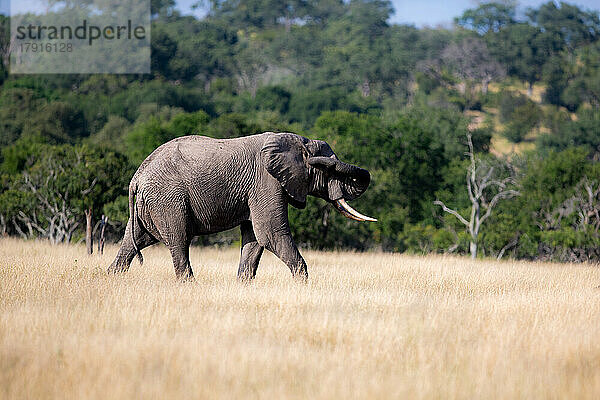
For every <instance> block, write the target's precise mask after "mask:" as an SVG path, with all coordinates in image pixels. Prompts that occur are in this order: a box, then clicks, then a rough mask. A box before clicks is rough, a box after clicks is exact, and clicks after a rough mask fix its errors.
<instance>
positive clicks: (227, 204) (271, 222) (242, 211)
mask: <svg viewBox="0 0 600 400" xmlns="http://www.w3.org/2000/svg"><path fill="white" fill-rule="evenodd" d="M370 180H371V177H370V174H369V172H368V171H367V170H365V169H362V168H359V167H357V166H354V165H350V164H347V163H344V162H342V161H340V160H339V159H338V158H337V156H336V155H335V153H334V152H333V150H332V149H331V147H330V146H329V145H328V144H327V143H326V142H325V141H322V140H310V139H307V138H305V137H303V136H300V135H297V134H294V133H274V132H265V133H261V134H256V135H251V136H246V137H240V138H233V139H214V138H210V137H205V136H199V135H193V136H183V137H179V138H176V139H173V140H171V141H169V142H167V143H165V144H163V145H161V146H160V147H158V148H157V149H156V150H154V152H152V153H151V154H150V155H149V156H148V157H147V158H146V159H145V160H144V161H143V162H142V163H141V165H140V166H139V168H138V169H137V171H136V172H135V174H134V176H133V178H132V179H131V183H130V185H129V220H128V222H127V225H126V229H125V234H124V236H123V239H122V242H121V246H120V248H119V251H118V253H117V255H116V257H115V259H114V261H113V262H112V264H111V265H110V267H109V268H108V272H109V273H116V272H123V271H126V270H128V268H129V266H130V264H131V262H132V260H133V259H134V258H135V256H136V255H137V257H138V259H139V261H140V263H143V257H142V254H141V250H142V249H143V248H145V247H148V246H150V245H153V244H155V243H158V242H162V243H164V244H165V245H166V247H167V248H168V249H169V251H170V252H171V256H172V259H173V266H174V268H175V275H176V277H177V278H178V279H180V280H188V279H191V280H193V279H194V278H193V272H192V268H191V265H190V260H189V246H190V243H191V241H192V239H193V238H194V237H195V236H198V235H205V234H211V233H216V232H221V231H224V230H227V229H231V228H234V227H236V226H238V225H239V226H240V230H241V236H242V243H241V256H240V262H239V267H238V278H239V279H240V280H243V281H249V280H251V279H253V278H254V277H255V276H256V270H257V268H258V263H259V261H260V257H261V255H262V253H263V250H264V249H265V248H266V249H267V250H269V251H271V252H272V253H274V254H275V255H276V256H277V257H278V258H279V259H280V260H281V261H283V262H284V263H285V264H286V265H287V266H288V267H289V269H290V271H291V273H292V275H293V276H294V277H297V278H299V279H301V280H306V279H307V278H308V272H307V268H306V262H305V261H304V259H303V258H302V256H301V254H300V252H299V251H298V248H297V247H296V244H295V243H294V240H293V239H292V236H291V232H290V225H289V221H288V204H291V205H292V206H294V207H296V208H300V209H302V208H304V207H305V206H306V196H307V195H312V196H316V197H320V198H322V199H324V200H326V201H328V202H329V203H332V204H333V205H334V206H335V207H336V209H337V210H338V211H340V212H341V213H342V214H343V215H345V216H346V217H348V218H351V219H354V220H357V221H376V219H374V218H371V217H368V216H366V215H363V214H361V213H359V212H358V211H356V210H354V209H353V208H352V207H350V205H349V204H348V203H347V202H346V201H350V200H353V199H355V198H356V197H358V196H360V195H361V194H362V193H363V192H364V191H365V190H366V189H367V187H368V186H369V183H370Z"/></svg>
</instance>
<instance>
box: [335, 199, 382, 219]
mask: <svg viewBox="0 0 600 400" xmlns="http://www.w3.org/2000/svg"><path fill="white" fill-rule="evenodd" d="M335 208H337V210H338V211H339V212H340V213H341V214H342V215H343V216H345V217H346V218H350V219H353V220H355V221H370V222H377V220H376V219H375V218H371V217H367V216H366V215H363V214H361V213H359V212H358V211H356V210H355V209H354V208H352V207H350V205H349V204H348V203H346V200H344V199H339V200H336V201H335Z"/></svg>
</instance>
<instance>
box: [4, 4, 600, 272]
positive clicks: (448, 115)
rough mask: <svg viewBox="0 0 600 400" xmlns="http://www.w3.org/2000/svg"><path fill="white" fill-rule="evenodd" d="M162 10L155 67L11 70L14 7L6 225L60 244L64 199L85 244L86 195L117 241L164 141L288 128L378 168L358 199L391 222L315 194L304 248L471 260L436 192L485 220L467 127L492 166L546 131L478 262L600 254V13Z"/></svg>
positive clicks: (485, 232)
mask: <svg viewBox="0 0 600 400" xmlns="http://www.w3.org/2000/svg"><path fill="white" fill-rule="evenodd" d="M151 3H152V4H151V10H152V15H153V17H152V33H153V34H152V41H151V47H152V60H151V62H152V64H151V66H152V73H151V74H147V75H101V74H96V75H75V74H70V75H27V76H23V75H8V74H7V69H6V66H7V63H8V58H7V57H8V56H9V55H10V50H11V49H10V45H9V41H7V38H8V36H7V35H6V33H7V32H8V31H7V28H8V23H9V18H8V17H4V16H0V53H1V55H2V63H0V66H1V67H0V150H1V151H0V199H1V200H0V209H1V211H0V233H6V234H13V235H14V234H22V236H23V235H24V236H27V237H31V236H44V235H45V236H46V237H48V235H49V234H48V229H47V228H48V227H49V226H50V225H49V221H50V220H51V218H52V217H51V214H52V213H51V212H50V211H48V207H46V208H44V207H43V200H44V199H50V198H52V199H54V200H56V201H57V203H56V204H58V203H61V204H62V202H63V201H64V204H65V207H66V208H65V209H68V210H70V211H69V212H70V213H71V214H69V218H70V219H69V218H67V219H69V220H70V221H72V222H70V225H69V226H70V228H72V227H73V226H75V228H74V230H73V231H72V232H71V233H70V234H64V235H63V239H60V240H68V239H65V238H67V237H69V236H68V235H71V236H70V237H71V238H73V237H79V236H81V228H82V224H81V221H82V218H83V216H82V212H83V209H84V208H86V207H92V208H93V212H94V214H95V215H96V217H98V216H99V214H100V213H105V214H106V215H108V216H109V220H110V221H111V223H112V225H111V226H112V227H113V228H114V229H115V232H117V233H118V230H122V229H123V227H124V224H125V222H126V221H127V218H128V207H127V196H126V195H127V192H126V187H127V180H128V179H129V178H130V176H131V175H132V173H133V171H134V169H135V167H136V166H137V165H139V164H140V163H141V162H142V160H143V159H144V158H145V157H146V156H147V155H148V154H150V153H151V152H152V151H153V150H154V149H155V148H156V147H158V146H160V145H161V144H163V143H164V142H166V141H168V140H171V139H173V138H176V137H180V136H183V135H194V134H201V135H208V136H211V137H215V138H223V139H226V138H235V137H240V136H246V135H251V134H255V133H260V132H264V131H291V132H296V133H299V134H303V135H305V136H310V137H312V138H319V139H324V140H327V141H328V142H329V143H330V144H331V146H332V147H333V149H334V151H335V152H336V153H337V154H338V155H339V157H340V158H341V159H343V160H345V161H348V162H351V163H354V164H357V165H359V166H362V167H364V168H367V169H368V170H369V171H370V173H371V178H372V179H371V185H370V188H369V189H368V190H367V191H366V193H365V194H364V195H363V196H362V197H360V198H358V199H356V201H355V204H353V206H355V207H356V208H358V209H361V210H362V211H364V212H365V213H367V214H370V215H374V216H376V217H378V219H379V222H378V223H376V224H357V223H354V222H352V221H349V220H347V219H345V218H343V217H342V216H340V215H339V214H338V213H337V212H335V210H334V209H333V208H332V207H331V206H330V205H328V204H327V203H325V202H324V201H322V200H319V199H310V200H309V202H308V205H307V208H306V210H301V211H299V210H295V209H291V210H290V218H291V222H292V223H291V226H292V229H293V230H294V232H293V233H294V237H295V239H296V240H297V241H298V243H299V244H300V245H302V246H308V247H313V248H354V249H360V250H368V249H383V250H386V251H388V250H389V251H410V252H455V253H461V254H462V253H466V252H468V251H469V236H468V235H467V234H466V233H465V231H464V228H463V226H462V225H461V224H460V222H458V221H451V218H446V219H445V221H443V218H442V217H443V214H442V211H441V210H440V209H439V207H435V206H434V205H433V201H434V200H436V199H439V200H440V201H442V202H444V203H445V204H451V205H452V207H454V209H455V210H456V211H457V212H458V213H460V214H461V215H467V214H468V213H469V210H470V209H471V208H470V207H471V202H470V199H469V197H468V195H467V191H466V190H465V189H466V187H465V185H466V180H465V172H464V171H465V170H466V168H467V167H468V161H466V160H465V158H464V154H465V151H467V145H466V142H465V137H466V134H467V133H468V132H470V133H471V134H472V138H473V146H474V152H475V153H476V154H477V155H478V157H481V158H482V159H484V160H486V162H489V163H490V165H492V164H493V163H494V162H499V161H498V160H497V159H496V158H497V157H496V156H495V155H493V154H497V152H498V150H499V149H498V148H494V149H492V148H491V147H493V146H492V143H496V142H495V141H494V142H493V141H492V138H493V137H494V136H497V135H501V134H503V135H504V136H505V137H507V138H508V139H509V140H510V141H512V142H514V143H518V142H521V141H524V140H527V141H530V142H535V151H533V152H532V153H531V154H524V155H523V156H522V158H519V157H516V156H514V157H513V160H512V161H513V162H514V163H515V165H516V166H515V171H516V172H518V173H517V177H516V178H515V179H516V180H517V181H518V182H517V183H518V184H519V185H520V186H521V189H520V191H521V196H520V197H519V198H518V199H511V200H506V201H504V202H501V203H499V204H498V205H497V211H498V212H497V213H496V212H494V213H493V214H491V215H490V216H489V218H488V219H487V221H486V225H485V229H482V231H481V233H480V234H479V236H478V239H477V242H478V243H477V244H478V246H479V249H480V254H484V255H485V256H492V257H499V256H504V257H506V256H511V257H521V258H532V259H533V258H540V259H557V260H579V261H583V260H588V259H595V258H594V257H596V258H597V257H598V255H597V251H596V250H594V248H597V247H598V246H597V243H598V236H597V229H596V228H595V225H594V224H595V222H594V219H593V218H592V217H591V216H589V215H588V214H589V213H591V212H592V211H593V210H594V209H595V208H594V207H596V206H595V204H596V203H595V202H596V201H597V196H596V197H594V196H593V194H594V193H595V190H596V184H597V176H598V175H599V173H598V167H597V164H596V163H597V162H598V160H600V133H599V132H600V131H599V130H598V126H599V125H600V121H599V118H600V116H599V114H598V110H599V107H600V100H599V99H600V88H599V86H598V85H599V82H600V47H599V46H600V40H598V39H599V34H598V32H599V31H600V29H599V26H600V24H599V22H598V13H597V12H595V11H587V10H582V9H580V8H578V7H576V6H574V5H571V4H568V3H565V2H560V3H557V2H547V3H545V4H542V5H541V6H539V7H537V8H531V9H528V10H527V12H526V13H525V14H524V15H518V14H517V12H516V3H515V2H512V1H508V2H506V1H501V2H487V3H486V2H484V3H478V5H477V6H475V7H474V8H472V9H469V10H466V11H465V12H464V13H463V14H462V15H461V16H458V17H457V18H456V19H455V26H454V27H453V28H452V29H445V28H417V27H414V26H410V25H396V24H391V23H390V19H389V18H390V16H391V15H392V13H393V9H392V3H391V2H390V1H386V0H352V1H347V2H346V1H341V0H325V1H313V0H308V1H304V0H302V1H300V0H298V1H296V0H294V1H285V2H278V1H273V0H214V1H212V0H211V1H203V2H200V3H201V4H200V3H199V4H198V5H200V6H204V7H207V11H208V13H207V15H206V16H205V17H204V18H200V19H199V18H195V17H193V16H182V15H181V14H180V13H179V12H178V11H177V10H176V9H175V8H174V7H175V3H174V2H173V1H172V0H153V1H152V2H151ZM523 83H524V84H526V85H527V89H528V90H527V95H525V94H521V93H520V92H522V91H523ZM533 85H539V88H540V89H541V92H542V99H541V102H540V101H539V100H538V98H537V97H536V96H533V94H534V92H533ZM488 86H489V91H488ZM535 94H536V95H537V93H535ZM496 117H499V120H500V123H501V126H500V127H495V126H494V124H493V122H494V121H495V120H496ZM515 148H517V146H515ZM491 150H494V151H493V152H492V151H491ZM491 153H493V154H491ZM494 165H495V164H494ZM61 168H63V169H64V170H65V171H69V174H66V173H63V172H60V171H62V170H61ZM50 171H59V172H52V173H51V172H50ZM44 178H45V179H44ZM94 179H96V182H95V183H94V184H93V185H92V182H94ZM32 185H33V188H35V190H36V191H37V193H38V195H36V194H35V193H36V192H35V191H33V189H32ZM86 185H87V186H86ZM67 187H69V188H70V189H69V191H68V193H69V195H68V196H66V193H67V191H66V189H65V188H67ZM89 187H91V189H90V191H89V193H88V192H86V194H85V195H83V194H82V191H86V190H87V188H89ZM42 192H44V193H46V194H44V196H42V197H40V195H39V194H40V193H42ZM57 193H58V194H60V196H62V197H60V196H58V195H57ZM589 193H592V196H591V197H590V196H589V195H588V194H589ZM51 195H52V196H54V197H52V196H51ZM586 196H587V197H586ZM59 197H60V199H59ZM57 199H58V200H60V201H58V200H57ZM34 213H35V216H34ZM465 213H467V214H465ZM561 213H562V214H561ZM55 214H56V213H55ZM557 215H562V216H561V217H560V223H559V222H557ZM590 215H591V214H590ZM96 217H95V218H96ZM28 223H29V226H30V227H31V230H30V228H29V226H28V225H27V224H28ZM34 224H35V225H37V226H38V227H39V228H40V229H41V231H43V232H44V233H42V232H41V231H40V229H37V228H35V227H34ZM17 228H18V229H17ZM70 228H69V229H70ZM69 229H67V232H68V231H69ZM19 230H20V232H19ZM73 235H74V236H73ZM238 236H239V235H238V233H237V232H236V231H230V232H226V233H223V234H221V235H218V236H214V237H209V238H202V239H200V241H199V242H200V243H201V244H228V243H233V242H234V241H236V240H237V239H238ZM53 237H54V238H55V240H56V238H57V237H58V236H56V235H55V234H53ZM594 246H596V247H594Z"/></svg>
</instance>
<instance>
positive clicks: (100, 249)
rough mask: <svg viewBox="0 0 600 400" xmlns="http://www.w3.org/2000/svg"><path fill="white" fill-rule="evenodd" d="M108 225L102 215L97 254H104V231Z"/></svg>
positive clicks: (106, 218) (106, 219) (105, 217)
mask: <svg viewBox="0 0 600 400" xmlns="http://www.w3.org/2000/svg"><path fill="white" fill-rule="evenodd" d="M107 223H108V217H107V216H106V215H104V214H103V215H102V218H101V219H100V238H99V239H98V253H99V254H103V253H104V231H105V229H106V224H107Z"/></svg>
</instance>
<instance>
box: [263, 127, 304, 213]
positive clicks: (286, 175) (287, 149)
mask: <svg viewBox="0 0 600 400" xmlns="http://www.w3.org/2000/svg"><path fill="white" fill-rule="evenodd" d="M304 140H306V139H304V138H303V137H302V136H298V135H295V134H293V133H278V134H272V135H270V136H269V138H268V139H267V140H266V141H265V143H264V145H263V147H262V150H261V156H262V159H263V162H264V164H265V167H266V169H267V171H269V173H270V174H271V175H273V177H275V179H277V180H278V181H279V183H280V184H281V186H283V188H284V189H285V191H286V193H287V194H288V195H289V196H290V197H291V198H292V199H293V200H295V201H296V202H297V203H300V204H303V203H305V202H306V194H307V193H308V169H307V166H306V162H305V153H306V148H305V146H304Z"/></svg>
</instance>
